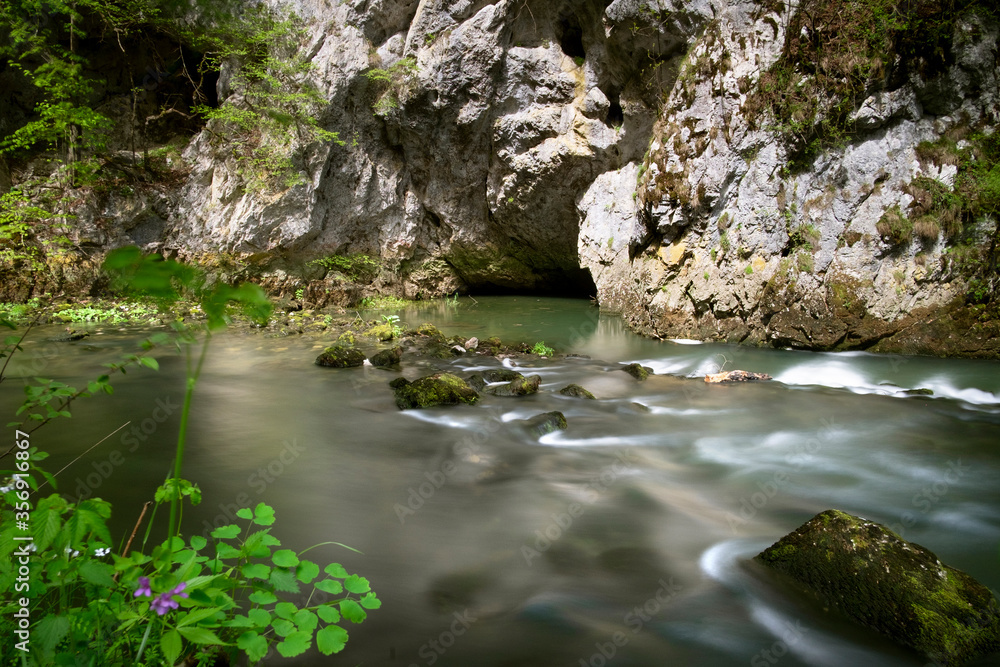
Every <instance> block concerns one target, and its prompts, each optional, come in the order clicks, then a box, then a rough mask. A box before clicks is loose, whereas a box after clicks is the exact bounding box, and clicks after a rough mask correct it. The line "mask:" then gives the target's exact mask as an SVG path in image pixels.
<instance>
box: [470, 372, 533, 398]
mask: <svg viewBox="0 0 1000 667" xmlns="http://www.w3.org/2000/svg"><path fill="white" fill-rule="evenodd" d="M541 383H542V378H541V376H539V375H532V376H531V377H528V378H526V377H518V378H517V379H515V380H511V381H510V382H508V383H507V384H498V385H492V386H489V387H486V388H485V389H483V393H486V394H491V395H493V396H527V395H529V394H534V393H537V392H538V385H540V384H541Z"/></svg>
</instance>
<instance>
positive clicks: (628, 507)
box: [0, 297, 1000, 666]
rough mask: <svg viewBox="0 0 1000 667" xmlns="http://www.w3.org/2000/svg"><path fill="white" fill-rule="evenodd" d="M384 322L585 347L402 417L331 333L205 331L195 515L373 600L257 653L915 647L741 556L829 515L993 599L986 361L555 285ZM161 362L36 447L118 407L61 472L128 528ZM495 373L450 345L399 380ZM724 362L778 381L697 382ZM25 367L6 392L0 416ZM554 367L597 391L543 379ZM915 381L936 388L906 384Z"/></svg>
mask: <svg viewBox="0 0 1000 667" xmlns="http://www.w3.org/2000/svg"><path fill="white" fill-rule="evenodd" d="M398 314H399V315H400V317H401V319H402V320H403V321H405V322H406V323H408V324H410V325H411V326H412V325H416V324H419V323H420V322H422V321H425V320H427V321H433V322H435V323H437V324H438V325H439V326H440V327H441V328H442V329H443V330H444V331H445V332H446V333H448V334H461V335H463V336H468V337H472V336H478V337H480V338H483V337H485V336H489V335H499V336H501V337H502V338H505V339H510V340H522V341H524V342H528V343H534V342H537V341H540V340H543V341H545V342H546V343H547V344H548V345H550V346H553V347H555V348H556V349H557V350H559V351H560V352H566V353H574V354H578V355H587V356H589V358H583V357H572V358H561V357H557V358H555V359H553V360H548V361H536V362H532V363H530V364H527V368H525V369H523V370H527V371H530V372H532V373H538V374H539V375H541V376H542V386H541V392H540V393H539V394H537V395H535V396H531V397H526V398H520V399H505V398H495V397H484V399H483V401H482V402H481V403H480V404H479V405H477V406H461V407H451V408H441V409H433V410H424V411H406V412H401V411H399V410H397V409H396V407H395V405H394V403H393V398H392V393H391V390H390V389H389V387H388V384H387V383H388V382H389V380H391V379H392V378H394V377H397V376H398V373H392V372H387V371H382V370H377V369H373V368H370V367H363V368H357V369H347V370H333V369H327V368H320V367H317V366H315V365H314V364H313V359H314V358H315V356H316V354H317V353H318V351H319V350H320V349H321V348H322V346H323V344H324V343H326V342H328V341H325V340H321V339H306V338H301V337H288V338H265V337H263V336H253V335H241V334H240V335H237V334H228V335H223V336H219V337H217V338H216V339H215V340H214V341H213V343H212V350H211V353H210V354H211V356H210V359H209V362H208V364H207V366H206V368H205V371H204V376H203V380H202V382H201V383H200V384H199V385H198V389H197V394H196V402H195V409H194V412H193V415H192V421H191V433H190V436H189V445H188V455H187V458H186V461H185V474H186V476H187V477H189V478H191V479H192V480H194V481H196V482H197V483H198V484H199V485H200V486H201V487H202V490H203V492H204V497H205V502H204V503H203V504H202V505H201V506H199V507H198V508H195V509H194V510H192V511H190V512H189V513H188V514H187V515H186V517H185V520H186V521H187V522H188V523H187V526H188V530H189V531H190V532H198V533H202V532H207V531H208V530H209V529H210V527H211V526H212V525H213V524H215V523H220V524H221V523H228V522H229V521H230V518H229V517H230V516H231V515H232V514H233V513H234V512H235V509H236V508H237V507H239V506H243V505H247V504H255V503H257V502H260V501H265V502H267V503H269V504H271V505H273V506H274V507H275V509H276V511H277V517H278V523H277V529H276V533H277V534H278V536H279V537H280V538H281V539H282V541H283V543H284V544H285V545H286V546H290V547H292V548H298V549H303V548H306V547H308V546H310V545H312V544H315V543H318V542H323V541H327V540H336V541H339V542H343V543H345V544H349V545H351V546H353V547H355V548H357V549H359V550H361V551H362V552H364V555H363V556H362V555H357V554H353V553H351V552H349V551H345V550H343V549H337V548H335V547H329V548H327V547H323V548H321V549H317V550H315V551H314V552H311V553H312V555H313V556H315V560H337V561H339V562H342V563H343V564H344V565H345V566H346V567H347V568H348V569H349V570H350V571H352V572H354V571H357V572H359V573H361V574H363V575H365V576H367V577H368V578H369V579H370V580H371V582H372V586H373V588H374V589H375V590H376V591H378V593H379V596H380V597H381V598H382V600H383V607H382V609H380V610H378V611H377V612H374V613H372V614H371V616H370V617H369V619H368V620H367V621H366V622H365V623H364V624H363V625H361V626H357V627H349V628H348V631H349V632H350V634H351V640H350V642H349V643H348V648H347V649H346V650H345V652H344V653H343V654H341V655H340V656H339V657H338V659H337V660H336V661H335V662H334V661H332V660H326V659H323V658H321V657H320V656H318V655H316V656H310V657H308V658H306V659H303V660H299V661H298V662H297V663H288V662H287V661H281V660H278V659H275V660H272V661H269V663H268V664H310V665H311V664H317V665H319V664H352V665H353V664H364V665H392V666H396V665H402V666H409V665H431V664H434V665H455V666H458V665H477V666H478V665H483V666H489V665H497V666H499V665H526V666H535V665H537V666H547V665H567V666H577V665H581V664H582V665H588V664H589V665H602V664H605V663H606V664H609V665H616V666H617V665H621V666H626V665H644V666H645V665H649V666H652V665H658V666H659V665H719V666H722V665H735V664H743V665H746V664H754V661H755V660H756V661H757V664H779V661H778V660H777V658H776V660H775V662H773V663H772V662H769V661H768V657H766V656H770V657H776V656H777V653H780V654H781V655H780V664H781V665H842V664H845V663H850V662H854V663H857V664H864V665H900V666H903V665H914V666H915V665H923V664H925V661H922V660H920V659H919V657H916V656H913V655H911V654H909V653H907V652H906V651H904V650H901V649H897V648H896V647H894V646H892V645H891V644H889V643H887V642H886V641H884V640H882V639H880V638H878V637H876V636H873V635H870V634H868V633H866V632H864V631H860V630H857V629H855V628H853V627H852V626H849V625H845V624H843V623H840V622H838V621H837V620H835V619H832V618H830V617H828V616H825V615H824V614H823V613H822V612H821V611H818V610H815V609H812V608H809V607H804V606H801V605H800V604H799V603H798V602H796V601H794V600H791V599H788V598H786V597H785V596H784V595H783V594H781V593H779V592H778V591H776V590H773V589H772V588H771V587H769V586H767V585H765V584H763V583H762V582H761V579H759V578H758V577H757V576H755V575H754V574H753V572H752V569H750V568H748V567H747V565H746V562H747V560H748V559H749V558H751V557H752V556H753V555H754V554H756V553H757V552H759V551H760V550H761V549H762V548H764V547H766V546H768V545H769V544H771V543H773V542H774V541H776V540H777V539H778V538H779V537H781V536H782V535H783V534H785V533H787V532H789V531H791V530H792V529H794V528H796V527H798V526H799V525H800V524H801V523H803V522H804V521H805V520H807V519H808V518H810V517H811V516H813V515H814V514H815V513H817V512H819V511H821V510H824V509H828V508H831V507H835V508H839V509H843V510H845V511H848V512H852V513H855V514H860V515H863V516H865V517H867V518H870V519H873V520H876V521H880V522H882V523H885V524H888V525H890V526H893V527H894V528H895V529H896V530H897V531H898V532H900V533H901V534H902V535H903V536H904V537H905V538H906V539H909V540H912V541H915V542H917V543H920V544H922V545H924V546H926V547H928V548H930V549H931V550H933V551H934V552H935V553H937V554H938V555H939V556H940V557H941V559H942V560H943V561H944V562H946V563H948V564H950V565H952V566H954V567H957V568H959V569H962V570H965V571H966V572H968V573H970V574H972V575H973V576H974V577H976V578H977V579H979V580H980V581H981V582H983V583H984V584H986V585H987V586H989V587H991V588H993V589H997V588H1000V574H998V568H997V565H998V564H1000V552H998V548H1000V485H998V484H997V466H998V463H1000V373H998V371H1000V364H997V363H995V362H983V361H969V360H938V359H923V358H907V357H885V356H874V355H867V354H817V353H806V352H793V351H782V350H757V349H741V348H734V347H729V346H719V345H689V344H680V343H676V342H669V341H651V340H646V339H641V338H639V337H636V336H634V335H632V334H630V333H628V332H627V331H626V330H625V329H624V327H623V326H622V325H621V322H620V321H619V320H618V319H616V318H614V317H608V316H604V317H602V316H599V314H598V312H597V310H596V309H595V308H593V307H592V306H591V305H590V304H589V303H587V302H583V301H571V300H560V299H540V298H535V297H494V298H488V299H487V298H482V299H478V300H477V301H475V302H473V301H472V300H470V299H462V300H461V301H460V304H459V305H458V307H454V308H452V307H448V306H446V305H444V304H438V305H437V306H435V307H434V308H432V309H425V310H422V311H418V310H407V311H401V312H399V313H398ZM52 333H53V332H52V331H43V332H41V337H44V336H46V335H52ZM138 336H139V333H138V332H134V331H133V332H119V333H104V334H101V335H94V336H92V337H90V338H88V339H86V340H84V341H79V342H75V343H45V342H43V341H41V340H36V341H33V342H29V343H28V345H26V348H27V349H26V354H25V355H24V356H23V357H22V358H21V359H20V360H19V362H18V364H15V365H14V367H13V369H12V371H13V374H14V375H15V376H16V375H19V374H23V375H44V376H46V377H55V378H56V379H61V380H64V381H66V382H69V383H70V384H74V383H81V382H83V381H84V380H85V379H86V378H89V377H92V376H93V375H95V374H97V372H98V371H96V370H95V369H97V368H98V367H99V365H100V364H101V363H104V362H106V361H111V360H114V359H115V358H116V357H117V356H119V355H120V354H121V353H122V352H124V351H131V350H132V349H133V347H134V345H135V343H136V341H137V340H138ZM370 351H373V350H370ZM160 360H161V370H160V372H159V373H153V372H149V371H132V372H130V373H129V374H128V375H127V376H125V377H121V378H119V379H117V380H116V381H115V386H116V388H117V390H116V393H115V395H114V396H111V397H104V398H98V399H91V400H88V401H84V402H80V403H79V405H78V406H77V410H76V413H75V416H74V417H73V419H72V420H70V421H66V422H63V423H61V424H55V423H54V424H53V425H51V426H48V427H46V428H45V429H43V430H41V431H39V432H38V433H37V435H36V436H35V438H34V442H35V443H36V444H38V445H39V446H40V447H42V448H43V449H49V450H51V451H53V452H56V454H55V455H54V457H53V459H54V460H53V463H52V465H51V466H50V467H51V468H57V467H61V465H62V464H63V463H64V462H68V461H69V460H70V459H72V458H73V456H74V455H75V453H78V452H80V451H82V450H84V449H86V448H87V447H89V446H90V445H92V444H93V443H95V442H97V441H98V440H100V439H101V438H102V437H104V436H105V435H107V433H108V432H110V431H112V430H114V429H115V428H117V427H118V426H119V425H121V424H123V423H125V422H128V421H131V424H130V426H129V427H127V430H131V429H132V428H133V427H135V428H137V429H138V431H137V432H136V433H126V435H124V436H122V435H119V436H115V437H114V438H112V439H111V440H109V441H108V442H106V443H104V444H102V445H101V446H99V447H98V448H96V449H94V450H93V451H92V452H91V453H89V454H88V455H86V456H85V457H84V458H83V459H82V460H81V461H79V462H77V463H76V464H74V466H73V467H72V468H70V469H68V470H67V471H66V472H64V473H63V474H62V475H61V476H60V479H61V490H62V491H63V492H64V493H66V494H68V495H71V496H83V495H89V494H96V495H101V496H103V497H105V498H108V499H110V500H113V501H114V503H115V508H116V512H117V514H116V516H115V517H114V519H115V522H116V525H117V526H118V527H119V528H120V530H122V531H125V530H126V529H128V528H130V527H131V524H132V523H133V522H134V521H135V518H136V517H137V515H138V512H139V508H140V507H141V505H142V503H143V502H144V501H145V500H147V499H148V498H149V497H150V495H151V493H152V490H153V489H154V488H155V486H156V485H157V484H158V483H159V482H160V481H161V480H162V479H163V477H164V476H165V474H166V471H167V469H168V466H169V462H170V460H171V456H172V453H173V439H174V438H175V436H176V430H177V424H178V409H177V407H175V406H179V404H180V400H181V397H182V393H183V371H184V367H183V359H182V358H181V357H179V356H177V355H166V356H161V357H160ZM631 361H641V362H642V363H644V364H645V365H648V366H651V367H653V368H654V369H655V370H656V371H657V373H658V375H656V376H654V377H651V378H650V379H649V380H647V381H646V382H643V383H639V382H636V381H635V380H634V379H632V378H631V377H630V376H628V375H626V374H625V373H622V372H620V371H619V370H617V369H618V368H620V365H621V363H622V362H631ZM498 365H499V362H498V361H497V360H494V359H491V358H483V357H463V358H458V359H455V360H453V361H441V362H438V363H437V365H432V364H431V363H430V362H426V361H422V362H413V363H409V364H404V367H403V372H402V374H403V375H405V376H406V377H408V378H410V379H414V378H416V377H419V376H421V375H424V374H427V373H429V372H431V371H432V370H434V369H436V368H446V369H448V370H451V371H452V372H457V373H459V374H468V373H469V372H471V371H472V370H474V369H482V368H487V367H496V366H498ZM720 366H725V367H726V368H729V369H732V368H743V369H746V370H753V371H759V372H766V373H770V374H771V375H773V376H775V379H776V381H775V382H773V383H767V384H751V385H739V386H714V385H706V384H705V383H704V382H702V381H701V380H700V379H698V376H700V375H702V374H704V373H705V372H709V371H714V370H717V369H718V368H719V367H720ZM16 382H17V381H16V379H12V380H10V381H9V382H6V383H4V385H3V386H2V387H0V396H2V398H3V400H4V402H5V405H14V404H15V403H16V401H17V391H18V389H17V387H16V386H15V385H16ZM570 382H576V383H579V384H582V385H584V386H585V387H587V388H588V389H590V390H591V391H592V392H593V393H594V394H596V395H597V397H598V398H599V399H600V400H597V401H585V400H580V399H571V398H567V397H563V396H560V395H558V394H557V393H555V390H557V389H559V388H560V387H563V386H565V385H566V384H568V383H570ZM916 388H926V389H930V390H932V391H933V392H934V395H933V396H932V397H923V396H907V395H905V392H906V391H907V390H910V389H916ZM635 403H640V404H642V405H643V406H646V408H648V410H647V409H644V408H642V407H638V406H636V405H635ZM549 410H560V411H562V412H563V413H564V414H565V415H566V418H567V420H568V423H569V428H568V429H567V430H566V431H563V432H558V433H555V434H550V435H547V436H544V437H543V438H541V439H537V438H535V437H533V436H530V435H529V434H528V433H526V432H525V431H524V430H523V429H521V428H520V427H519V426H518V425H517V423H516V422H515V421H514V420H517V419H521V418H526V417H529V416H531V415H534V414H537V413H540V412H546V411H549ZM115 452H117V454H115ZM956 471H957V472H956ZM789 628H792V629H793V630H794V632H791V631H789ZM616 642H617V643H616ZM764 651H769V653H767V654H766V656H765V654H764V653H763V652H764ZM612 652H613V653H614V655H613V658H612V659H611V660H608V658H607V657H605V656H606V655H608V654H610V653H612ZM761 660H764V662H760V661H761ZM983 664H1000V662H998V661H997V660H993V661H987V662H985V663H983Z"/></svg>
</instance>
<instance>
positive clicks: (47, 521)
mask: <svg viewBox="0 0 1000 667" xmlns="http://www.w3.org/2000/svg"><path fill="white" fill-rule="evenodd" d="M39 505H41V503H39ZM59 514H60V513H59V512H58V511H56V510H54V509H44V510H40V509H35V511H34V513H33V514H32V515H31V523H32V526H31V528H32V535H33V536H34V538H35V540H34V541H35V547H36V548H37V549H38V551H40V552H41V551H45V550H46V549H48V547H49V545H50V544H52V540H54V539H55V538H56V535H58V534H59V529H60V528H62V519H61V517H60V516H59Z"/></svg>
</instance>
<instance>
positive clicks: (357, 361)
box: [316, 345, 365, 368]
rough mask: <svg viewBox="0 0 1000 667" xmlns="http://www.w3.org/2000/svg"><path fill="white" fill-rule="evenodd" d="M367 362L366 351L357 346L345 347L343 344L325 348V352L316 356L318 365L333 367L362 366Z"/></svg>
mask: <svg viewBox="0 0 1000 667" xmlns="http://www.w3.org/2000/svg"><path fill="white" fill-rule="evenodd" d="M364 363H365V353H364V352H362V351H361V350H359V349H358V348H356V347H344V346H343V345H333V346H331V347H328V348H326V349H325V350H323V353H322V354H320V355H319V356H318V357H316V365H317V366H328V367H331V368H351V367H353V366H361V365H362V364H364Z"/></svg>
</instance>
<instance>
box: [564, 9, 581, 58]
mask: <svg viewBox="0 0 1000 667" xmlns="http://www.w3.org/2000/svg"><path fill="white" fill-rule="evenodd" d="M557 30H558V36H559V46H560V48H562V52H563V53H565V54H566V55H567V56H569V57H570V58H586V57H587V52H586V50H585V49H584V48H583V29H582V28H581V27H580V22H579V21H577V19H576V17H575V16H570V17H567V18H563V19H560V20H559V24H558V27H557Z"/></svg>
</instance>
